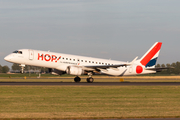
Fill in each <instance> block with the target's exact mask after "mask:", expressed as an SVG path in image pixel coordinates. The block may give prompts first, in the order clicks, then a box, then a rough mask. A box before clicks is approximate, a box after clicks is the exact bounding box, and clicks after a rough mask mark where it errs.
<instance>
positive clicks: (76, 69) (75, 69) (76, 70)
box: [66, 66, 84, 76]
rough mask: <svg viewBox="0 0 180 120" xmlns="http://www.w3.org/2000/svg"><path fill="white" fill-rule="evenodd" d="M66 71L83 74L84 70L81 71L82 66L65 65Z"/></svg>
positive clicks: (71, 73) (77, 74) (70, 73)
mask: <svg viewBox="0 0 180 120" xmlns="http://www.w3.org/2000/svg"><path fill="white" fill-rule="evenodd" d="M66 73H67V74H69V75H76V76H79V75H82V74H84V71H83V69H82V68H79V67H73V66H69V67H67V69H66Z"/></svg>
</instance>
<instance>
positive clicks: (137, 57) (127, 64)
mask: <svg viewBox="0 0 180 120" xmlns="http://www.w3.org/2000/svg"><path fill="white" fill-rule="evenodd" d="M137 59H138V56H137V57H136V58H134V60H133V61H132V62H130V63H128V64H127V65H129V66H130V65H132V64H134V62H135V61H136V60H137Z"/></svg>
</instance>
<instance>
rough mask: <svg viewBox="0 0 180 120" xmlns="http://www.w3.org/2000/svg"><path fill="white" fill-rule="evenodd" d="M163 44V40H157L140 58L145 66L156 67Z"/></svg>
mask: <svg viewBox="0 0 180 120" xmlns="http://www.w3.org/2000/svg"><path fill="white" fill-rule="evenodd" d="M161 46H162V43H161V42H156V43H155V44H154V45H153V46H152V47H151V48H150V49H149V50H148V51H147V52H146V53H145V54H144V56H143V57H142V58H141V59H140V63H141V64H142V65H143V66H145V67H155V65H156V62H157V59H158V56H159V52H160V49H161Z"/></svg>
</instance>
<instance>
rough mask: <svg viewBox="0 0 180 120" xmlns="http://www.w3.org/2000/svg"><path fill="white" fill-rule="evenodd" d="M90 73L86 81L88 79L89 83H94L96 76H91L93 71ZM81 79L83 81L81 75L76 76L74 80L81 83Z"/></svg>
mask: <svg viewBox="0 0 180 120" xmlns="http://www.w3.org/2000/svg"><path fill="white" fill-rule="evenodd" d="M88 75H89V77H88V78H87V79H86V81H87V82H88V83H93V81H94V78H92V77H91V76H92V73H88ZM80 81H81V78H80V77H79V76H76V77H75V78H74V82H76V83H79V82H80Z"/></svg>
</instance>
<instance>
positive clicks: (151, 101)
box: [0, 86, 180, 119]
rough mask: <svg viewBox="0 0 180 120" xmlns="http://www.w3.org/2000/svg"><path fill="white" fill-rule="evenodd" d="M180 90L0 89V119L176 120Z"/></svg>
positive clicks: (146, 88) (141, 88)
mask: <svg viewBox="0 0 180 120" xmlns="http://www.w3.org/2000/svg"><path fill="white" fill-rule="evenodd" d="M179 101H180V86H94V87H89V86H77V87H75V86H71V87H68V86H1V87H0V118H24V119H26V118H47V119H49V118H51V119H53V118H59V119H60V118H70V119H75V118H80V119H83V118H150V117H152V118H160V117H161V118H166V117H180V102H179Z"/></svg>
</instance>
